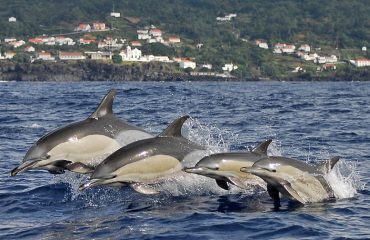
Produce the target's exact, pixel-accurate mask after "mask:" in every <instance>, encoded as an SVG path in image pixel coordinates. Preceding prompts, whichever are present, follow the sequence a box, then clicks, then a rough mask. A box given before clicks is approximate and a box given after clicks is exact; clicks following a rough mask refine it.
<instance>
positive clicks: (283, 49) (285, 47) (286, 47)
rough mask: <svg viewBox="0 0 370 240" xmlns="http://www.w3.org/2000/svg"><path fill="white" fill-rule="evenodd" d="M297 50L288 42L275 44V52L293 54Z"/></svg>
mask: <svg viewBox="0 0 370 240" xmlns="http://www.w3.org/2000/svg"><path fill="white" fill-rule="evenodd" d="M294 51H295V46H294V45H291V44H286V43H277V44H275V45H274V53H278V54H281V53H286V54H292V53H294Z"/></svg>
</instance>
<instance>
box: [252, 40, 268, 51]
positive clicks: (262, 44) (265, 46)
mask: <svg viewBox="0 0 370 240" xmlns="http://www.w3.org/2000/svg"><path fill="white" fill-rule="evenodd" d="M255 44H256V45H257V46H258V47H260V48H263V49H269V45H268V44H267V42H264V41H262V40H259V39H257V40H256V41H255Z"/></svg>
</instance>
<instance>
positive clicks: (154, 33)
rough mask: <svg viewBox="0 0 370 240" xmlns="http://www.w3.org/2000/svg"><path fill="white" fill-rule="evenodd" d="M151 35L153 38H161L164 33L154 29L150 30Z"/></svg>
mask: <svg viewBox="0 0 370 240" xmlns="http://www.w3.org/2000/svg"><path fill="white" fill-rule="evenodd" d="M149 34H150V35H152V36H153V37H161V36H162V31H161V30H160V29H158V28H152V29H150V30H149Z"/></svg>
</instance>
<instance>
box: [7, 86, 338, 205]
mask: <svg viewBox="0 0 370 240" xmlns="http://www.w3.org/2000/svg"><path fill="white" fill-rule="evenodd" d="M115 96H116V91H115V90H111V91H109V92H108V94H107V95H106V96H105V97H104V98H103V99H102V101H101V103H100V105H99V106H98V108H97V109H96V110H95V112H94V113H92V114H91V115H90V116H89V117H88V118H87V119H85V120H82V121H79V122H75V123H71V124H69V125H66V126H64V127H61V128H58V129H56V130H54V131H52V132H50V133H48V134H46V135H45V136H43V137H41V138H40V139H39V140H38V141H37V142H35V143H34V144H33V145H32V146H31V148H30V149H29V150H28V151H27V153H26V155H25V157H24V159H23V162H22V163H21V164H20V165H19V166H18V167H16V168H14V169H13V170H12V171H11V175H12V176H15V175H17V174H18V173H20V172H23V171H27V170H30V169H44V170H48V171H49V172H50V173H52V174H61V173H64V172H65V171H71V172H76V173H81V174H90V179H89V181H88V182H86V183H84V184H82V185H81V186H80V187H79V189H80V190H84V189H87V188H91V187H96V186H102V185H110V186H130V187H131V188H132V189H134V190H135V191H137V192H139V193H143V194H157V193H159V192H158V191H157V190H155V189H154V188H153V187H152V186H151V184H155V183H157V182H160V181H162V180H163V179H166V178H167V177H169V176H171V175H173V174H175V173H177V172H179V171H181V170H183V171H184V172H186V173H189V174H197V175H202V176H205V177H209V178H212V179H214V180H216V183H217V185H218V186H219V187H221V188H222V189H224V190H229V189H230V185H235V186H237V187H239V188H242V189H248V188H250V187H251V186H256V185H258V186H266V188H267V192H268V194H269V195H270V197H271V198H272V199H273V201H274V205H275V207H279V206H280V195H282V196H286V197H289V198H291V199H293V200H296V201H298V202H300V203H303V204H307V203H313V202H321V201H325V200H330V199H334V198H335V196H334V192H333V190H332V188H331V186H330V185H329V184H328V182H327V181H326V179H325V177H324V176H325V175H326V174H327V173H329V172H330V170H331V169H332V168H333V167H334V166H335V164H336V163H337V162H338V160H339V158H338V157H334V158H332V159H330V160H328V161H324V162H321V163H319V164H317V165H315V166H312V165H309V164H307V163H305V162H303V161H300V160H296V159H292V158H287V157H280V156H268V155H267V149H268V147H269V145H270V143H271V142H272V140H271V139H269V140H266V141H263V142H261V143H260V144H258V145H257V147H255V148H254V149H253V150H252V151H249V152H225V153H216V154H212V155H209V156H206V157H203V158H202V159H201V160H200V161H198V162H197V163H196V165H195V166H194V167H187V168H183V164H182V161H183V160H184V159H185V158H187V157H189V156H190V157H192V154H193V153H197V152H198V151H200V152H205V150H206V149H205V148H204V147H203V146H200V145H198V144H196V143H193V142H191V141H190V140H188V139H186V138H185V137H184V136H183V135H182V134H181V129H182V126H183V124H184V123H185V121H186V120H187V119H188V118H189V116H188V115H185V116H182V117H179V118H177V119H176V120H174V121H173V122H172V123H171V124H170V125H169V126H168V127H167V128H166V129H165V130H164V131H163V132H162V133H161V134H159V135H158V136H156V137H154V136H153V135H152V134H150V133H148V132H146V131H145V130H143V129H141V128H139V127H136V126H133V125H130V124H128V123H126V122H125V121H123V120H120V119H119V118H117V117H116V116H115V115H114V113H113V106H112V105H113V100H114V98H115ZM203 156H204V155H203Z"/></svg>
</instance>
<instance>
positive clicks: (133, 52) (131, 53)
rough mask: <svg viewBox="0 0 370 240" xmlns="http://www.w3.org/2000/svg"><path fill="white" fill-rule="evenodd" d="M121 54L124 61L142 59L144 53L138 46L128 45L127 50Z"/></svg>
mask: <svg viewBox="0 0 370 240" xmlns="http://www.w3.org/2000/svg"><path fill="white" fill-rule="evenodd" d="M119 55H120V56H121V57H122V61H140V59H141V56H142V53H141V50H139V49H137V48H134V49H131V47H130V46H127V47H126V50H123V51H121V52H120V54H119Z"/></svg>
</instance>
